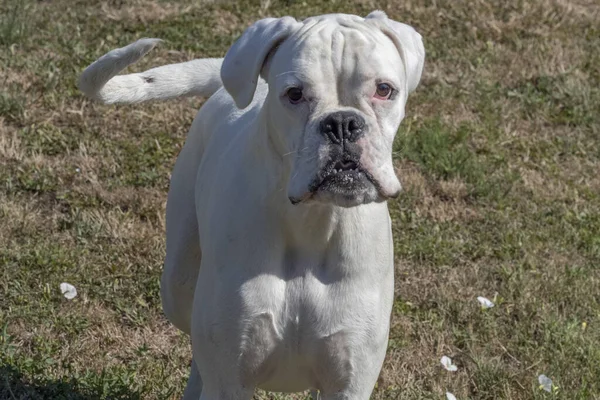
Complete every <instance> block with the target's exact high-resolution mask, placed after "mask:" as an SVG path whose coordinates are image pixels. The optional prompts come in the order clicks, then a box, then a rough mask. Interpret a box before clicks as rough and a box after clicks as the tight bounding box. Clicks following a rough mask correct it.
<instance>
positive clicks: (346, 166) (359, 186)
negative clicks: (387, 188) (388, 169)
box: [309, 156, 378, 203]
mask: <svg viewBox="0 0 600 400" xmlns="http://www.w3.org/2000/svg"><path fill="white" fill-rule="evenodd" d="M373 190H375V191H378V185H377V183H376V180H375V179H374V178H373V176H372V175H371V174H370V173H369V172H368V171H367V170H366V169H365V168H363V167H362V165H361V164H360V161H359V160H358V159H356V158H354V157H351V156H347V157H344V158H342V159H338V160H335V161H332V162H330V163H328V164H327V165H325V167H323V168H322V169H321V171H320V172H319V173H318V175H317V178H316V179H315V180H314V181H313V184H312V185H311V187H310V190H309V192H310V195H309V197H313V196H315V195H317V194H324V195H327V196H326V197H328V198H330V197H332V196H333V197H336V198H338V199H339V200H340V202H341V203H354V202H355V201H356V199H358V198H362V197H364V193H365V192H367V191H373ZM336 202H338V201H336Z"/></svg>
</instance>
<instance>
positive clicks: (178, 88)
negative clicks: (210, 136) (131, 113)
mask: <svg viewBox="0 0 600 400" xmlns="http://www.w3.org/2000/svg"><path fill="white" fill-rule="evenodd" d="M159 42H160V39H140V40H138V41H137V42H135V43H132V44H130V45H128V46H125V47H122V48H120V49H115V50H112V51H110V52H108V53H107V54H105V55H104V56H102V57H100V58H99V59H98V60H96V61H95V62H94V63H93V64H91V65H90V66H89V67H87V68H86V69H85V71H83V73H82V74H81V77H80V78H79V84H78V86H79V90H81V91H82V92H83V93H85V94H86V95H87V96H88V97H90V98H92V99H96V100H100V101H102V102H104V103H107V104H112V103H139V102H142V101H149V100H167V99H172V98H176V97H182V96H203V97H210V96H212V94H213V93H214V92H216V91H217V90H218V89H219V88H220V87H221V86H222V83H221V80H220V78H219V71H220V69H221V63H222V62H223V59H222V58H205V59H200V60H193V61H188V62H184V63H179V64H171V65H166V66H164V67H158V68H153V69H150V70H148V71H144V72H142V73H137V74H128V75H119V76H115V75H117V74H118V73H119V72H121V71H122V70H124V69H125V68H126V67H127V66H128V65H131V64H133V63H135V62H137V61H138V60H139V59H140V58H142V57H143V56H144V55H145V54H146V53H148V52H149V51H150V50H152V49H153V48H154V46H156V45H157V44H158V43H159Z"/></svg>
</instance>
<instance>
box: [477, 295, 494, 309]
mask: <svg viewBox="0 0 600 400" xmlns="http://www.w3.org/2000/svg"><path fill="white" fill-rule="evenodd" d="M477 301H478V302H479V304H481V308H484V309H485V308H492V307H494V303H493V302H492V301H491V300H490V299H486V298H485V297H481V296H479V297H478V298H477Z"/></svg>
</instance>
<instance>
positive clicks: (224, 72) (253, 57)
mask: <svg viewBox="0 0 600 400" xmlns="http://www.w3.org/2000/svg"><path fill="white" fill-rule="evenodd" d="M301 25H302V24H301V23H300V22H298V21H296V20H295V19H294V18H292V17H283V18H265V19H261V20H260V21H257V22H256V23H254V25H252V26H251V27H249V28H248V29H246V31H245V32H244V33H243V34H242V36H241V37H240V38H239V39H238V40H237V41H236V42H235V43H234V44H233V46H231V48H230V49H229V51H228V52H227V54H226V55H225V59H224V60H223V65H222V67H221V80H222V81H223V86H224V87H225V90H227V92H228V93H229V94H230V95H231V97H233V100H234V101H235V104H236V105H237V106H238V108H240V109H243V108H246V107H247V106H248V105H249V104H250V103H251V102H252V98H253V97H254V91H255V90H256V84H257V83H258V76H259V74H260V71H261V69H262V67H263V65H264V63H265V61H266V59H267V57H268V55H269V53H270V52H271V50H273V49H274V48H275V47H277V46H278V45H279V44H280V43H281V42H283V41H284V40H285V39H286V38H287V37H288V36H290V35H291V34H292V33H293V32H294V31H295V30H296V29H298V28H299V27H300V26H301Z"/></svg>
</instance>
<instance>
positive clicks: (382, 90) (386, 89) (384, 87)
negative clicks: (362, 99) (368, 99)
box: [375, 83, 393, 100]
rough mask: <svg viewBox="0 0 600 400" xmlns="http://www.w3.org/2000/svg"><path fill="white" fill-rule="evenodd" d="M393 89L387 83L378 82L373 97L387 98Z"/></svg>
mask: <svg viewBox="0 0 600 400" xmlns="http://www.w3.org/2000/svg"><path fill="white" fill-rule="evenodd" d="M392 92H393V89H392V87H391V86H390V85H388V84H387V83H380V84H378V85H377V90H376V91H375V97H377V98H379V99H384V100H387V99H389V98H390V96H391V95H392Z"/></svg>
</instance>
